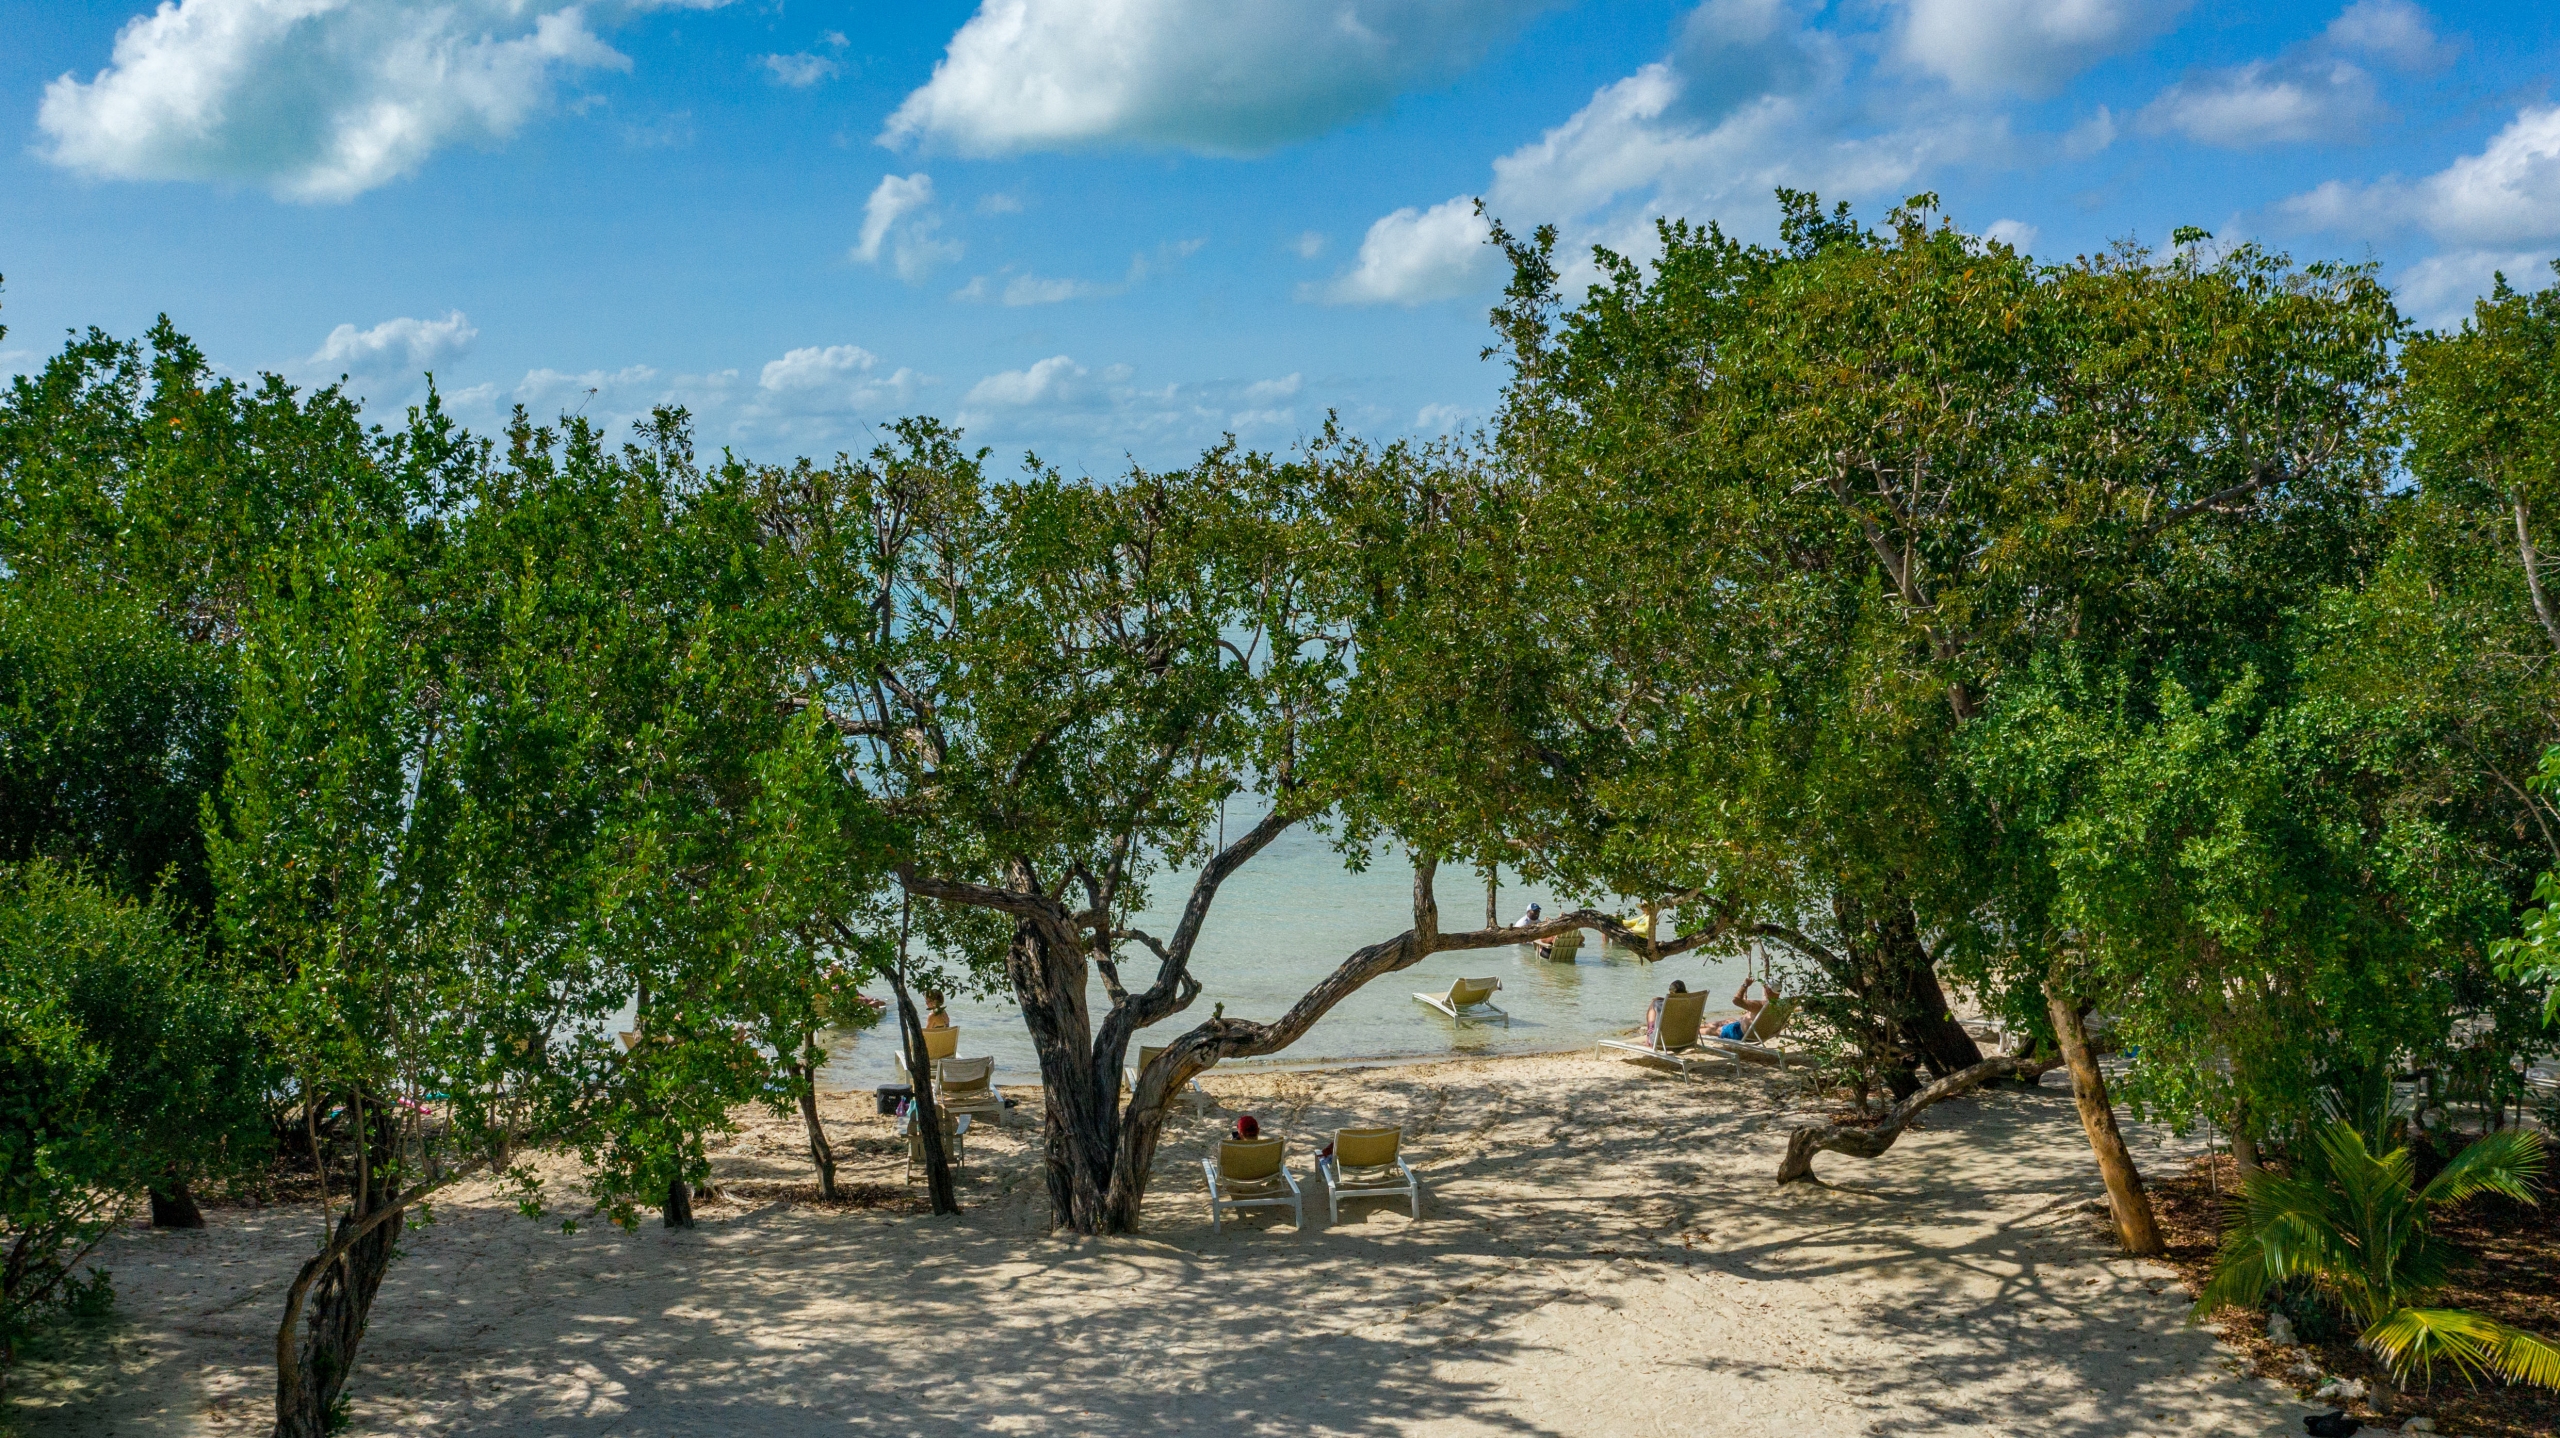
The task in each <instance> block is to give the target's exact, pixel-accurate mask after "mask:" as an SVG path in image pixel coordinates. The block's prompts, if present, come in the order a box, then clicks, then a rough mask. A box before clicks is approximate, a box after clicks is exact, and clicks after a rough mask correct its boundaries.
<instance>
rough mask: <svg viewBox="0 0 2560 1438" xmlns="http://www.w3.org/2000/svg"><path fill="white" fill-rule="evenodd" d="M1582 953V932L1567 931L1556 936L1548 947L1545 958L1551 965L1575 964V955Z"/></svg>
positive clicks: (1578, 930) (1576, 930) (1575, 930)
mask: <svg viewBox="0 0 2560 1438" xmlns="http://www.w3.org/2000/svg"><path fill="white" fill-rule="evenodd" d="M1581 952H1582V931H1581V930H1580V929H1567V930H1565V931H1564V932H1563V933H1561V934H1558V935H1556V936H1555V939H1554V941H1553V942H1552V943H1550V944H1548V945H1547V947H1546V949H1545V952H1544V957H1545V958H1546V960H1547V962H1549V963H1551V964H1569V963H1572V962H1573V959H1574V955H1576V954H1579V953H1581Z"/></svg>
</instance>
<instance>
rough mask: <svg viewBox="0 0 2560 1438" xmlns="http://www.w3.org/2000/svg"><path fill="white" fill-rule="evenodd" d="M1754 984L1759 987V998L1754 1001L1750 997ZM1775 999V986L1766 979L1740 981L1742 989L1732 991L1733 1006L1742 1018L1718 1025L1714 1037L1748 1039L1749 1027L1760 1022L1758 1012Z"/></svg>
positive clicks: (1776, 991)
mask: <svg viewBox="0 0 2560 1438" xmlns="http://www.w3.org/2000/svg"><path fill="white" fill-rule="evenodd" d="M1754 983H1757V984H1758V985H1760V997H1759V998H1756V999H1755V998H1752V997H1751V996H1750V995H1751V986H1752V985H1753V984H1754ZM1777 997H1778V989H1777V986H1776V985H1774V984H1772V983H1770V982H1769V981H1768V980H1767V979H1744V980H1743V981H1742V987H1741V988H1738V989H1735V990H1734V991H1733V1005H1734V1007H1735V1008H1738V1009H1740V1010H1742V1017H1740V1018H1738V1019H1727V1020H1726V1021H1725V1022H1724V1023H1722V1024H1720V1025H1718V1026H1717V1028H1716V1037H1717V1038H1720V1039H1736V1040H1741V1039H1747V1038H1749V1037H1750V1036H1751V1026H1752V1025H1753V1024H1756V1023H1758V1022H1759V1021H1760V1011H1761V1010H1762V1009H1765V1008H1767V1007H1768V1006H1769V1005H1770V1004H1772V1003H1774V1002H1776V1000H1777Z"/></svg>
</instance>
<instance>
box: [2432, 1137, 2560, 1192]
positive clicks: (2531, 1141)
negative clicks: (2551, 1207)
mask: <svg viewBox="0 0 2560 1438" xmlns="http://www.w3.org/2000/svg"><path fill="white" fill-rule="evenodd" d="M2543 1158H2544V1151H2543V1146H2542V1135H2541V1134H2539V1133H2536V1132H2534V1131H2533V1130H2531V1129H2521V1128H2511V1129H2507V1130H2504V1131H2502V1132H2499V1133H2493V1134H2488V1135H2485V1136H2483V1137H2482V1138H2480V1139H2478V1140H2477V1141H2475V1142H2474V1143H2473V1144H2472V1145H2471V1146H2470V1147H2469V1148H2466V1149H2464V1150H2463V1151H2462V1152H2460V1153H2458V1154H2456V1155H2454V1159H2453V1162H2451V1163H2448V1164H2446V1165H2445V1166H2444V1172H2442V1173H2439V1174H2437V1175H2436V1176H2435V1181H2434V1182H2432V1183H2430V1184H2428V1185H2427V1186H2426V1188H2425V1189H2424V1190H2423V1191H2422V1192H2420V1193H2419V1195H2418V1197H2419V1198H2420V1199H2421V1200H2423V1201H2424V1202H2427V1203H2459V1202H2461V1201H2462V1200H2463V1199H2466V1198H2469V1197H2470V1196H2471V1195H2473V1194H2475V1193H2481V1192H2484V1191H2485V1192H2489V1193H2501V1194H2505V1195H2506V1196H2507V1197H2509V1198H2512V1199H2515V1200H2517V1201H2519V1202H2522V1203H2531V1202H2533V1181H2534V1180H2535V1179H2537V1178H2539V1177H2541V1176H2542V1166H2543Z"/></svg>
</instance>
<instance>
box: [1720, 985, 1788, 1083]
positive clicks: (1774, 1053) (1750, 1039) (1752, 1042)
mask: <svg viewBox="0 0 2560 1438" xmlns="http://www.w3.org/2000/svg"><path fill="white" fill-rule="evenodd" d="M1795 1016H1796V1001H1795V1000H1794V999H1792V998H1789V997H1787V996H1786V995H1784V994H1781V995H1779V996H1778V997H1777V998H1774V999H1771V1000H1770V1001H1769V1002H1767V1003H1765V1004H1763V1005H1761V1006H1760V1012H1759V1013H1757V1014H1754V1015H1753V1016H1752V1019H1751V1025H1750V1027H1749V1028H1746V1029H1744V1030H1743V1035H1742V1037H1741V1038H1738V1039H1729V1038H1726V1037H1724V1036H1723V1035H1721V1034H1719V1033H1717V1032H1716V1031H1715V1030H1714V1029H1709V1030H1707V1031H1706V1032H1705V1033H1703V1034H1700V1035H1699V1036H1698V1042H1700V1043H1702V1044H1707V1045H1709V1046H1711V1047H1714V1048H1717V1049H1721V1050H1723V1051H1725V1052H1726V1053H1731V1054H1738V1055H1742V1056H1745V1057H1749V1058H1754V1059H1758V1060H1760V1061H1761V1062H1763V1063H1768V1064H1774V1065H1777V1066H1779V1067H1781V1068H1783V1067H1785V1066H1786V1064H1787V1061H1788V1060H1789V1058H1790V1057H1793V1056H1792V1055H1789V1054H1788V1053H1786V1052H1785V1051H1784V1050H1782V1049H1778V1048H1775V1047H1772V1046H1771V1045H1772V1041H1773V1040H1775V1039H1776V1038H1777V1037H1778V1035H1780V1034H1782V1033H1785V1032H1786V1030H1787V1021H1788V1020H1789V1019H1792V1018H1794V1017H1795ZM1795 1061H1796V1062H1798V1063H1802V1062H1804V1060H1803V1059H1801V1058H1797V1059H1796V1060H1795Z"/></svg>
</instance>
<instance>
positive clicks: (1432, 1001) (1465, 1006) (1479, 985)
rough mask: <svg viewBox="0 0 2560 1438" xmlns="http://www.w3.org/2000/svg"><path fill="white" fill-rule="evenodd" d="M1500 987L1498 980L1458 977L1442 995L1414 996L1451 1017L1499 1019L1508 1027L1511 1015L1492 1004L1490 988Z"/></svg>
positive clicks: (1421, 1002)
mask: <svg viewBox="0 0 2560 1438" xmlns="http://www.w3.org/2000/svg"><path fill="white" fill-rule="evenodd" d="M1501 987H1502V980H1500V979H1459V980H1457V981H1455V982H1453V983H1451V984H1450V985H1449V992H1447V993H1445V994H1415V995H1414V996H1413V998H1414V1002H1416V1003H1419V1004H1424V1005H1427V1006H1429V1007H1431V1008H1435V1009H1438V1010H1439V1011H1440V1012H1442V1013H1444V1014H1447V1015H1448V1016H1449V1017H1451V1018H1453V1019H1500V1020H1502V1026H1503V1027H1504V1028H1506V1029H1507V1028H1509V1027H1511V1015H1509V1014H1506V1013H1504V1012H1503V1011H1502V1010H1500V1009H1497V1008H1495V1007H1494V1006H1493V991H1494V990H1495V989H1498V988H1501Z"/></svg>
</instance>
